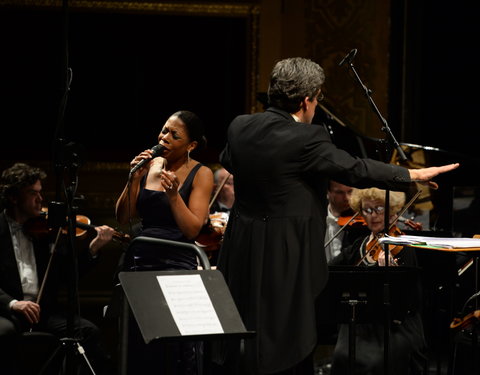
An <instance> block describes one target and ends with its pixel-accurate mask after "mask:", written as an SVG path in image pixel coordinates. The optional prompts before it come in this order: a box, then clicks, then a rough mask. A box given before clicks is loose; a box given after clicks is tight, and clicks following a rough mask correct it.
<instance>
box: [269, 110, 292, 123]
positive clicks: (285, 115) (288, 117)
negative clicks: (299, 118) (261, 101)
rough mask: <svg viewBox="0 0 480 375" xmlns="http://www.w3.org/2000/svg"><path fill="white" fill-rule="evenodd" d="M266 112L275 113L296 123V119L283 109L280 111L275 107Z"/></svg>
mask: <svg viewBox="0 0 480 375" xmlns="http://www.w3.org/2000/svg"><path fill="white" fill-rule="evenodd" d="M266 112H272V113H275V114H277V115H280V116H282V117H284V118H285V119H287V120H290V121H292V122H295V119H294V118H293V117H292V115H291V114H290V113H288V112H286V111H284V110H282V109H278V108H275V107H269V108H267V110H266Z"/></svg>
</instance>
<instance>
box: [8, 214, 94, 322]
mask: <svg viewBox="0 0 480 375" xmlns="http://www.w3.org/2000/svg"><path fill="white" fill-rule="evenodd" d="M49 242H50V239H49V238H48V236H45V237H43V238H38V239H37V238H35V239H33V246H34V252H35V260H36V264H37V273H38V283H39V287H40V285H41V283H42V280H43V279H44V276H45V272H46V269H47V265H48V262H49V260H50V246H49ZM69 262H70V263H69ZM93 263H94V261H93V260H92V258H91V256H90V254H89V252H88V251H83V252H81V253H80V256H79V263H78V264H79V272H80V273H83V272H85V270H86V269H87V268H88V267H90V265H92V264H93ZM71 264H72V263H71V256H68V254H67V253H66V248H65V247H63V246H59V247H58V248H57V250H56V252H55V255H54V257H53V259H52V263H51V266H50V271H49V273H48V276H47V278H46V283H45V287H44V293H43V295H42V298H41V300H40V306H41V312H42V316H45V315H48V314H50V313H51V312H52V311H55V310H57V309H58V303H57V302H58V301H57V297H58V290H59V288H61V287H64V286H65V285H66V284H65V283H66V282H68V280H69V279H68V278H69V277H70V276H71V275H72V272H70V270H72V268H71ZM13 299H17V300H19V301H21V300H23V299H24V295H23V291H22V284H21V281H20V275H19V272H18V267H17V261H16V259H15V252H14V249H13V244H12V238H11V234H10V229H9V227H8V222H7V220H6V218H5V214H4V213H3V212H2V213H0V315H2V316H5V317H9V316H10V314H11V311H10V308H9V306H8V305H9V303H10V302H11V301H12V300H13Z"/></svg>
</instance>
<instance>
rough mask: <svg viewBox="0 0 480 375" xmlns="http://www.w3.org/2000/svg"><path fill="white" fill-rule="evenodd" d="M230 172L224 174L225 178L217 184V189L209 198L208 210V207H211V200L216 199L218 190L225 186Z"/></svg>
mask: <svg viewBox="0 0 480 375" xmlns="http://www.w3.org/2000/svg"><path fill="white" fill-rule="evenodd" d="M231 175H232V174H231V173H229V174H227V175H226V176H225V178H224V179H223V180H222V182H221V183H220V185H219V186H218V189H217V191H216V192H215V194H214V195H213V197H212V199H211V200H210V203H209V204H208V210H209V211H210V208H211V207H212V204H213V202H215V200H216V199H217V196H218V194H219V193H220V191H221V190H222V189H223V187H224V186H225V183H226V182H227V180H228V178H229V177H230V176H231Z"/></svg>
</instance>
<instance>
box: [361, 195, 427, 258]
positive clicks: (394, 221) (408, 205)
mask: <svg viewBox="0 0 480 375" xmlns="http://www.w3.org/2000/svg"><path fill="white" fill-rule="evenodd" d="M420 194H422V189H418V191H417V192H416V193H415V195H414V196H413V197H412V199H410V201H408V203H407V204H406V205H405V206H404V207H403V208H402V209H401V210H400V211H399V212H398V213H397V217H396V218H395V220H393V221H392V223H391V224H390V225H389V227H388V231H387V233H388V232H390V229H392V228H393V226H394V225H395V224H396V223H397V221H398V219H400V217H401V216H402V215H403V214H404V213H405V211H407V210H408V208H409V207H410V206H411V205H412V204H413V202H415V201H416V200H417V198H418V197H419V196H420ZM384 233H385V231H384ZM379 238H380V234H377V236H376V239H375V243H374V244H373V246H372V247H375V245H376V244H377V242H378V239H379ZM368 253H369V252H368V251H367V252H365V255H364V256H362V257H361V258H360V260H359V261H358V262H357V263H356V264H355V266H359V265H360V264H361V263H362V262H363V260H364V259H365V258H366V257H367V255H368Z"/></svg>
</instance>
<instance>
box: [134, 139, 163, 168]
mask: <svg viewBox="0 0 480 375" xmlns="http://www.w3.org/2000/svg"><path fill="white" fill-rule="evenodd" d="M151 150H152V158H150V159H142V160H140V162H139V163H138V164H137V165H136V166H135V167H133V168H132V169H131V170H130V175H132V174H134V173H135V172H136V171H138V170H139V169H140V168H142V167H143V166H144V165H145V164H146V163H148V162H149V161H150V160H152V159H153V158H156V157H157V156H160V155H161V154H162V152H163V151H164V150H166V148H165V146H164V145H161V144H158V145H155V146H153V147H152V148H151Z"/></svg>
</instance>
